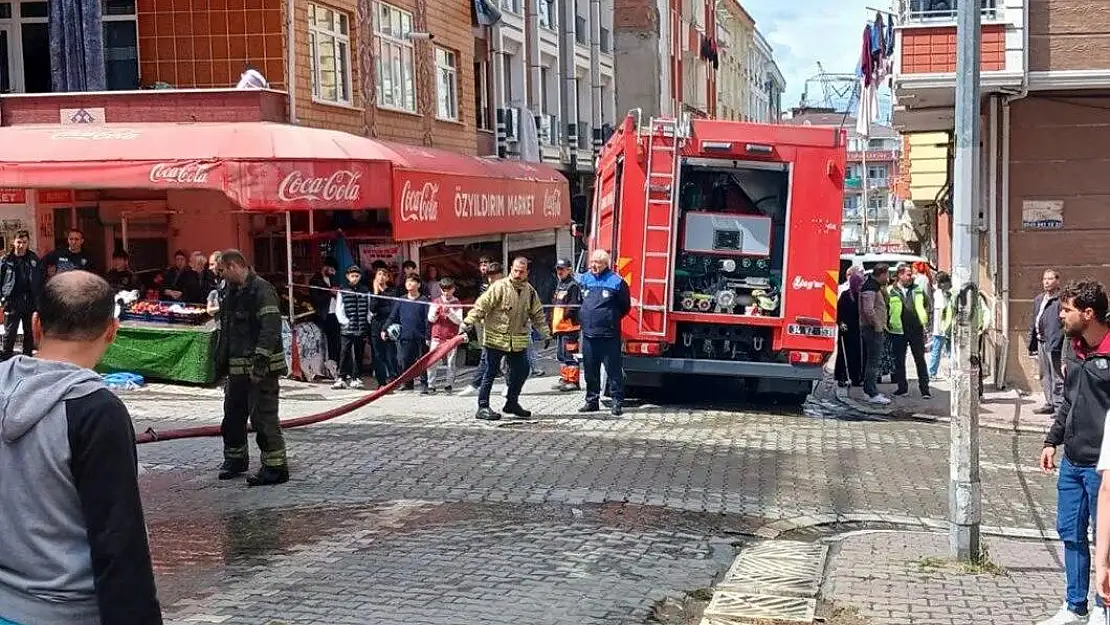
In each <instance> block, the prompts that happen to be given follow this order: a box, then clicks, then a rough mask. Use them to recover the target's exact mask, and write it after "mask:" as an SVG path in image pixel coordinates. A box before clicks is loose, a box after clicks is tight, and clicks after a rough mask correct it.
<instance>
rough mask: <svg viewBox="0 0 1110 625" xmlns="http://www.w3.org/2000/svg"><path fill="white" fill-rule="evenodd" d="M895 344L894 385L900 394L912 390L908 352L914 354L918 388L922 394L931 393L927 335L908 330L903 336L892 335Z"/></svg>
mask: <svg viewBox="0 0 1110 625" xmlns="http://www.w3.org/2000/svg"><path fill="white" fill-rule="evenodd" d="M890 338H891V341H892V342H893V344H894V383H895V384H897V385H898V392H899V393H905V392H906V391H908V390H909V388H910V383H909V380H907V379H906V350H907V349H908V350H909V352H910V353H911V354H913V364H914V367H915V368H916V369H917V387H918V389H920V390H921V394H922V395H925V394H926V393H928V392H929V366H928V365H927V364H925V334H924V333H923V332H919V331H917V330H908V331H906V332H905V333H903V334H891V335H890Z"/></svg>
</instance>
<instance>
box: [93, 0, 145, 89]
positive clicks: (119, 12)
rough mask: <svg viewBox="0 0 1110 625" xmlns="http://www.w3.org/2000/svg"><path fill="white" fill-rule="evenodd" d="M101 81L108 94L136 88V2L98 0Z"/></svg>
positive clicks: (137, 61) (132, 0) (137, 76)
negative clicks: (102, 56) (101, 50)
mask: <svg viewBox="0 0 1110 625" xmlns="http://www.w3.org/2000/svg"><path fill="white" fill-rule="evenodd" d="M100 7H101V15H102V17H101V22H102V27H103V30H102V35H103V37H104V79H105V84H106V85H107V87H108V90H109V91H126V90H131V89H138V88H139V29H138V23H137V21H136V20H137V19H138V18H137V16H136V15H135V0H102V1H101V5H100Z"/></svg>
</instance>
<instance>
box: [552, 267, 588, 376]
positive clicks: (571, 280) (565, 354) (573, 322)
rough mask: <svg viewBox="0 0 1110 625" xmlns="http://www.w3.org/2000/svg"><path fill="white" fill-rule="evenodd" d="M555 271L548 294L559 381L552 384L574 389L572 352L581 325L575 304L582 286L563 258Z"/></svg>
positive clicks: (575, 367) (575, 365)
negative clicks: (555, 281)
mask: <svg viewBox="0 0 1110 625" xmlns="http://www.w3.org/2000/svg"><path fill="white" fill-rule="evenodd" d="M555 274H556V275H558V276H559V283H558V284H557V285H556V286H555V295H554V296H553V297H552V302H551V303H552V304H554V309H553V310H552V312H551V334H552V335H553V336H555V338H556V339H557V340H558V349H557V351H556V359H557V360H558V361H559V382H558V383H557V384H556V385H555V389H556V390H558V391H563V392H566V391H577V390H579V389H580V388H581V386H580V382H579V374H580V372H579V369H578V361H577V360H575V358H574V355H575V354H576V353H578V341H579V335H580V334H581V329H582V328H581V326H579V323H578V307H579V306H581V304H582V287H580V286H578V281H577V280H576V279H575V277H574V268H573V265H571V262H570V261H569V260H566V259H562V260H560V261H559V262H558V263H556V264H555Z"/></svg>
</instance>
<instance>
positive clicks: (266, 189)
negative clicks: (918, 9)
mask: <svg viewBox="0 0 1110 625" xmlns="http://www.w3.org/2000/svg"><path fill="white" fill-rule="evenodd" d="M0 187H11V188H37V189H42V188H50V189H58V188H61V189H109V188H146V189H209V190H214V191H219V192H221V193H224V194H225V195H227V196H228V197H229V198H231V199H232V200H233V201H234V202H235V203H237V204H238V205H239V206H241V207H242V208H244V209H246V210H251V211H287V210H308V209H353V210H360V209H383V208H389V209H390V214H391V217H392V222H393V230H394V238H395V239H397V240H399V241H404V240H417V239H431V238H445V237H446V238H450V237H464V236H474V235H480V234H487V233H491V232H526V231H530V230H540V229H544V228H556V227H559V226H564V225H566V224H568V223H569V222H570V208H569V204H570V203H569V197H568V188H567V181H566V179H565V178H564V177H563V176H562V174H560V173H559V172H558V171H556V170H555V169H553V168H550V167H547V166H545V165H540V164H538V163H524V162H520V161H499V160H492V159H484V158H478V157H474V156H468V155H464V154H457V153H454V152H448V151H445V150H437V149H430V148H420V147H413V146H407V145H402V144H391V143H385V142H381V141H375V140H372V139H368V138H365V137H359V136H356V135H352V134H349V133H345V132H338V131H332V130H322V129H317V128H304V127H300V126H293V125H288V124H278V123H270V122H249V123H190V124H175V123H159V124H128V125H122V124H104V125H98V126H11V127H6V128H0Z"/></svg>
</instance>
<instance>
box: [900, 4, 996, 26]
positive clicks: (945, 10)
mask: <svg viewBox="0 0 1110 625" xmlns="http://www.w3.org/2000/svg"><path fill="white" fill-rule="evenodd" d="M907 4H908V6H907V7H906V9H908V10H907V11H906V15H905V16H904V17H905V19H907V20H910V21H926V20H936V21H951V20H955V19H956V4H957V0H910V2H908V3H907ZM980 4H981V5H982V7H983V17H985V18H987V19H992V18H994V17H996V12H997V10H998V2H997V1H996V0H980Z"/></svg>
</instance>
